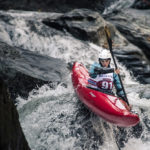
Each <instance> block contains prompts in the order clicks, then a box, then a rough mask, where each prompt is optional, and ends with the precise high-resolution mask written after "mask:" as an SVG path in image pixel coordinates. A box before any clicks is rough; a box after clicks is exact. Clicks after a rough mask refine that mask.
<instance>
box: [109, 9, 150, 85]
mask: <svg viewBox="0 0 150 150" xmlns="http://www.w3.org/2000/svg"><path fill="white" fill-rule="evenodd" d="M149 13H150V11H149V10H146V11H139V10H134V9H128V10H126V11H124V12H120V13H119V14H117V15H114V16H112V17H109V21H111V22H112V23H113V24H114V25H115V26H116V27H117V29H118V30H119V31H120V32H121V33H122V34H123V35H124V37H126V38H127V39H128V40H129V41H130V42H131V43H133V44H134V45H136V46H137V47H139V48H140V49H141V50H142V51H143V53H144V54H145V56H144V55H143V54H142V56H141V58H140V57H139V56H136V57H135V56H134V55H132V54H131V55H130V56H129V55H128V57H125V59H123V58H121V57H118V59H119V60H120V61H122V62H124V63H125V65H126V66H127V68H129V69H131V70H132V71H133V74H134V75H135V76H136V77H137V79H138V80H139V81H140V82H141V83H150V69H149V68H150V66H149V60H150V36H149V35H150V32H149V31H150V28H149V26H150V22H149V19H150V17H149V15H148V14H149ZM144 57H145V58H144Z"/></svg>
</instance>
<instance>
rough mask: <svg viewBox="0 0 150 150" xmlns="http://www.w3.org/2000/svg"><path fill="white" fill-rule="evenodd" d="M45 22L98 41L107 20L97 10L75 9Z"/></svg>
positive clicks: (85, 38)
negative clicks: (100, 31)
mask: <svg viewBox="0 0 150 150" xmlns="http://www.w3.org/2000/svg"><path fill="white" fill-rule="evenodd" d="M43 23H44V24H46V25H48V26H50V27H53V28H55V29H57V30H61V31H63V30H64V29H66V30H67V31H68V32H70V33H71V34H72V35H73V36H74V37H76V38H78V39H81V40H89V41H92V42H94V43H98V41H99V32H98V31H99V30H100V29H101V28H103V27H104V23H105V21H104V20H103V18H102V17H101V16H100V15H99V13H97V12H93V11H90V10H88V9H82V10H81V9H75V10H73V11H71V12H68V13H66V14H64V15H61V16H59V17H56V18H53V19H51V18H47V19H45V20H43Z"/></svg>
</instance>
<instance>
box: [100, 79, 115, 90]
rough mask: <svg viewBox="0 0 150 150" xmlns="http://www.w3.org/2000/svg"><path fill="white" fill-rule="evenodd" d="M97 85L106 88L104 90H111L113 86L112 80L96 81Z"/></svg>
mask: <svg viewBox="0 0 150 150" xmlns="http://www.w3.org/2000/svg"><path fill="white" fill-rule="evenodd" d="M97 86H98V87H99V88H101V89H106V90H112V88H113V82H112V81H106V80H103V81H98V82H97Z"/></svg>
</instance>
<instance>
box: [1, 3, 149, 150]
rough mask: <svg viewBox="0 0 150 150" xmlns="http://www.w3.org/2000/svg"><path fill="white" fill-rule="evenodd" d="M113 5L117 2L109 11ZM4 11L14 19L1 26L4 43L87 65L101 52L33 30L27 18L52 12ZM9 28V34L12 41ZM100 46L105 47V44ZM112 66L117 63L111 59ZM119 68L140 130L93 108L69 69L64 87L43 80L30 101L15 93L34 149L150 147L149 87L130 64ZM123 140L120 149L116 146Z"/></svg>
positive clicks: (128, 149) (142, 149) (125, 149)
mask: <svg viewBox="0 0 150 150" xmlns="http://www.w3.org/2000/svg"><path fill="white" fill-rule="evenodd" d="M119 2H120V3H121V2H123V1H119ZM119 2H118V5H119V8H120V3H119ZM124 5H125V4H124ZM115 6H116V4H115ZM125 7H126V5H125ZM112 9H113V6H111V8H109V9H108V11H109V12H110V10H112ZM0 13H1V14H9V15H11V16H12V17H14V18H15V19H14V20H13V21H12V22H11V27H9V26H8V25H7V26H6V25H5V24H1V25H0V27H1V34H2V35H3V41H7V43H9V44H11V45H13V46H18V47H22V48H25V49H29V50H31V51H34V52H36V53H39V54H41V55H47V56H51V57H54V58H59V59H63V60H65V62H66V63H68V62H72V61H78V62H81V63H83V64H84V65H85V66H86V67H87V68H89V67H90V65H91V64H92V63H93V62H94V61H97V55H98V53H99V51H98V50H97V49H94V46H95V45H94V44H93V43H89V42H83V41H80V40H78V39H75V38H74V37H72V36H71V35H70V34H69V33H67V32H66V34H64V35H63V36H62V35H53V36H52V35H51V34H50V33H49V32H48V28H47V31H45V33H43V34H44V36H43V35H41V34H38V33H36V32H32V31H31V29H30V28H29V26H28V24H27V23H26V22H25V20H30V19H31V18H35V19H37V20H38V16H40V18H42V17H43V18H45V17H48V16H50V15H52V14H50V13H44V12H43V13H41V12H25V11H14V10H11V11H7V12H3V11H0ZM105 13H107V12H105ZM58 15H59V14H58ZM35 26H36V28H37V29H38V30H39V31H41V30H42V29H41V25H40V24H38V23H37V24H35ZM6 31H7V32H11V34H12V37H11V39H10V38H9V36H8V35H7V32H6ZM1 37H2V36H1ZM1 37H0V38H1ZM99 49H100V50H103V48H102V47H99ZM111 65H112V66H113V63H112V64H111ZM118 66H119V68H120V70H121V75H122V77H123V83H124V86H125V89H126V92H127V96H128V99H129V103H130V104H131V105H132V106H133V110H134V111H136V112H137V113H139V116H140V125H139V127H138V128H137V129H138V131H136V130H137V129H135V128H133V127H131V128H118V127H116V126H114V125H112V124H109V123H107V122H105V121H104V120H102V119H101V118H100V117H98V116H97V115H95V114H94V113H92V112H91V111H89V110H88V109H87V108H86V107H85V106H84V105H83V104H82V103H81V102H80V100H79V99H78V98H77V96H76V94H75V92H74V89H73V87H72V82H71V71H70V73H69V74H68V75H67V77H66V78H67V80H66V81H64V82H65V84H66V86H64V84H63V83H60V84H59V85H58V86H56V87H55V89H52V88H50V87H49V86H48V85H47V84H45V85H43V86H42V87H39V89H38V90H35V89H34V90H33V91H31V92H30V93H29V97H28V98H27V99H23V98H21V97H19V96H18V97H17V99H16V101H17V109H18V112H19V119H20V123H21V126H22V128H23V131H24V134H25V137H26V139H27V141H28V143H29V146H30V148H31V149H32V150H118V149H122V150H134V149H136V150H149V146H150V142H149V141H150V125H149V124H150V123H149V122H150V111H149V107H150V99H146V98H141V97H140V95H141V91H142V89H143V88H150V85H143V84H140V83H139V82H137V81H136V79H135V78H134V77H132V76H131V75H130V72H129V71H128V70H127V68H125V67H124V66H123V65H122V64H120V63H118ZM119 143H121V144H122V147H120V146H118V145H119Z"/></svg>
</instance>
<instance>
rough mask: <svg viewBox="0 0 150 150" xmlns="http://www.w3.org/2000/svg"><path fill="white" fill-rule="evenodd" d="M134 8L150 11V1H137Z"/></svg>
mask: <svg viewBox="0 0 150 150" xmlns="http://www.w3.org/2000/svg"><path fill="white" fill-rule="evenodd" d="M132 7H133V8H137V9H150V0H135V2H134V4H133V5H132Z"/></svg>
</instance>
